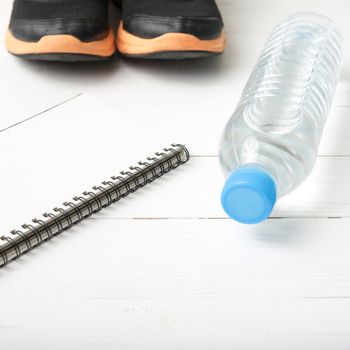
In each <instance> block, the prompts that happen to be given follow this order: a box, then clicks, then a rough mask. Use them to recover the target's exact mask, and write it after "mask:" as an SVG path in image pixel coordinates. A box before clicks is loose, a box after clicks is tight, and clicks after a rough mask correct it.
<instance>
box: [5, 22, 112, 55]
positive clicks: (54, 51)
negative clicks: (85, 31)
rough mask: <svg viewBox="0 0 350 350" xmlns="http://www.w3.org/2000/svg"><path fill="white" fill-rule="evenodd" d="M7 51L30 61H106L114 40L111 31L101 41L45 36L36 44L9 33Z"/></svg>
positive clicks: (63, 36) (64, 36) (67, 36)
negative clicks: (30, 59)
mask: <svg viewBox="0 0 350 350" xmlns="http://www.w3.org/2000/svg"><path fill="white" fill-rule="evenodd" d="M5 41H6V47H7V50H8V51H9V52H10V53H12V54H13V55H16V56H24V57H28V58H32V59H44V60H65V57H66V58H68V59H67V60H69V61H73V60H76V61H84V60H95V59H107V58H109V57H111V56H113V54H114V53H115V50H116V48H115V38H114V33H113V31H112V29H111V30H110V31H109V33H108V35H107V36H106V37H105V38H103V39H102V40H98V41H92V42H82V41H80V40H79V39H78V38H76V37H74V36H72V35H45V36H43V37H42V38H41V39H40V40H39V41H37V42H27V41H22V40H19V39H17V38H15V37H14V36H13V35H12V33H11V31H10V30H8V31H7V34H6V40H5Z"/></svg>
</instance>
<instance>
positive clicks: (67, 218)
mask: <svg viewBox="0 0 350 350" xmlns="http://www.w3.org/2000/svg"><path fill="white" fill-rule="evenodd" d="M189 159H190V154H189V152H188V150H187V148H186V147H185V146H183V145H178V144H172V145H171V147H168V148H164V149H163V151H162V152H158V153H155V155H154V156H152V157H148V158H147V160H146V161H143V162H138V163H137V166H131V167H130V168H129V169H128V170H127V171H122V172H120V174H119V175H117V176H112V177H111V178H110V179H109V180H107V181H103V182H102V183H101V184H100V185H98V186H94V187H92V189H91V190H89V191H85V192H83V193H82V195H79V196H76V197H73V199H72V201H69V202H64V203H63V207H56V208H54V209H53V212H51V213H44V214H43V215H42V218H41V219H38V218H35V219H33V220H32V224H24V225H22V228H23V230H12V231H11V232H10V233H9V234H8V235H4V236H0V267H3V266H4V265H6V264H7V263H9V262H10V261H11V260H14V259H17V258H18V257H20V256H21V255H23V254H25V253H27V252H29V251H31V250H32V249H33V248H34V247H36V246H38V245H40V244H41V243H43V242H45V241H47V240H49V239H51V238H52V237H54V236H56V235H58V234H59V233H61V232H63V231H65V230H68V229H69V228H71V227H72V226H73V225H76V224H78V223H79V222H80V221H82V220H84V219H86V218H87V217H89V216H91V215H93V214H95V213H97V212H99V211H100V210H102V209H103V208H105V207H108V206H109V205H111V204H112V203H115V202H117V201H119V200H120V199H121V198H123V197H125V196H127V195H128V194H130V193H132V192H135V191H137V190H138V189H139V188H141V187H143V186H145V185H147V184H149V183H151V182H153V181H154V180H156V179H157V178H159V177H161V176H163V175H164V174H166V173H168V172H169V171H171V170H173V169H176V168H177V167H178V166H180V165H181V164H184V163H186V162H187V161H188V160H189Z"/></svg>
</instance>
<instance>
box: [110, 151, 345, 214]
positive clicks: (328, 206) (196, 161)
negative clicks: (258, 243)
mask: <svg viewBox="0 0 350 350" xmlns="http://www.w3.org/2000/svg"><path fill="white" fill-rule="evenodd" d="M349 178H350V158H347V157H338V158H327V157H326V158H319V159H318V162H317V164H316V167H315V169H314V171H313V173H312V174H311V176H310V177H309V178H308V179H307V180H306V181H305V182H304V183H303V184H302V185H301V186H300V187H299V188H298V189H297V190H295V191H294V192H293V193H291V194H289V195H288V196H286V197H284V198H282V199H281V200H280V201H279V202H278V204H277V206H276V208H275V210H274V212H273V214H272V215H273V217H349V216H350V188H349V186H348V181H349ZM223 184H224V176H223V175H222V173H221V171H220V167H219V162H218V159H217V158H216V157H195V158H192V160H191V161H190V163H188V164H187V165H186V166H184V167H183V168H182V169H179V170H178V171H177V172H176V173H175V172H174V173H173V174H169V175H168V176H167V177H166V178H164V179H162V180H161V181H158V182H157V183H156V184H154V185H153V186H150V187H148V188H145V189H143V190H141V191H140V192H138V193H135V194H133V195H132V196H130V198H128V199H126V200H125V201H123V203H121V204H120V205H116V206H114V207H113V208H111V210H109V211H108V213H107V214H106V215H107V216H108V217H111V218H183V217H185V218H225V217H226V215H225V213H224V212H223V210H222V208H221V205H220V193H221V190H222V187H223Z"/></svg>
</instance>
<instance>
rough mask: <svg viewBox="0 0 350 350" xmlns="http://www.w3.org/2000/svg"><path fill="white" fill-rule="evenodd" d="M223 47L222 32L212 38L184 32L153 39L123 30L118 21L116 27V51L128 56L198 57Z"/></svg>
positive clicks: (219, 52) (217, 51)
mask: <svg viewBox="0 0 350 350" xmlns="http://www.w3.org/2000/svg"><path fill="white" fill-rule="evenodd" d="M225 47H226V39H225V34H224V32H222V33H221V35H220V36H219V37H218V38H216V39H213V40H201V39H199V38H197V37H195V36H193V35H191V34H184V33H167V34H163V35H161V36H159V37H157V38H154V39H143V38H140V37H137V36H135V35H132V34H130V33H128V32H127V31H126V30H124V28H123V23H120V25H119V28H118V35H117V48H118V51H119V52H120V53H121V54H122V55H125V56H130V57H140V58H175V59H181V58H198V57H204V56H211V55H216V54H221V53H222V52H223V51H224V50H225Z"/></svg>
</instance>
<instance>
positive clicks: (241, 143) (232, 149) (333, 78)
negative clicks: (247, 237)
mask: <svg viewBox="0 0 350 350" xmlns="http://www.w3.org/2000/svg"><path fill="white" fill-rule="evenodd" d="M340 66H341V39H340V35H339V33H338V32H337V30H336V28H335V26H334V23H333V22H332V21H331V20H329V19H328V18H326V17H323V16H320V15H316V14H312V13H300V14H295V15H292V16H290V17H288V18H286V20H284V21H283V22H282V23H281V24H280V25H278V26H277V27H276V28H275V30H274V31H273V32H272V34H271V35H270V37H269V39H268V40H267V43H266V45H265V48H264V50H263V52H262V54H261V56H260V58H259V60H258V63H257V65H256V66H255V68H254V70H253V73H252V75H251V76H250V78H249V80H248V83H247V84H246V86H245V88H244V91H243V94H242V97H241V100H240V102H239V104H238V107H237V109H236V111H235V113H234V114H233V116H232V118H231V119H230V120H229V122H228V124H227V125H226V128H225V130H224V132H223V136H222V140H221V146H220V163H221V166H222V168H223V170H224V172H225V175H226V176H227V180H226V184H225V186H224V189H223V191H222V195H221V202H222V206H223V208H224V210H225V211H226V213H227V214H228V215H229V216H230V217H231V218H233V219H235V220H237V221H239V222H242V223H247V224H254V223H258V222H261V221H263V220H265V219H266V218H268V217H269V215H270V214H271V212H272V209H273V207H274V205H275V203H276V200H277V199H278V198H280V197H281V196H284V195H286V194H287V193H289V192H290V191H292V190H293V189H295V188H296V187H297V186H298V185H299V184H300V183H301V182H303V181H304V180H305V178H306V177H307V176H308V175H309V174H310V172H311V170H312V168H313V166H314V164H315V161H316V158H317V151H318V146H319V142H320V139H321V135H322V131H323V127H324V124H325V122H326V119H327V116H328V114H329V110H330V107H331V102H332V99H333V96H334V93H335V90H336V85H337V80H338V77H339V71H340Z"/></svg>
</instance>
